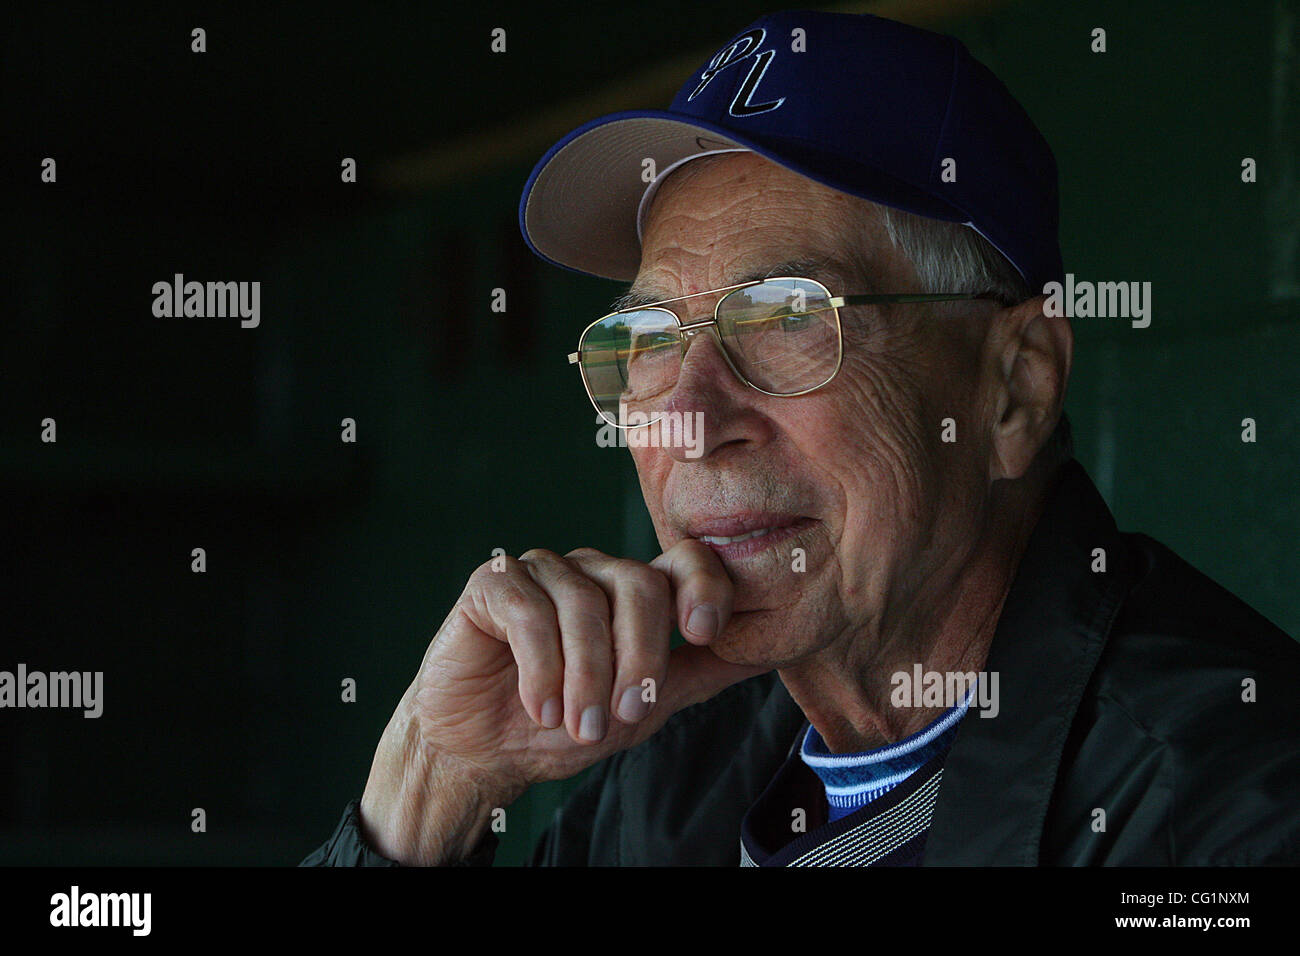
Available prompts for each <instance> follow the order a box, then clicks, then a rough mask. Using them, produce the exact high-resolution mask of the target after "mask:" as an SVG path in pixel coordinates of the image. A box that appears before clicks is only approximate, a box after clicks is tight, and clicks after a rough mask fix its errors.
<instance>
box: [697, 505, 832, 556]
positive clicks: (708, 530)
mask: <svg viewBox="0 0 1300 956" xmlns="http://www.w3.org/2000/svg"><path fill="white" fill-rule="evenodd" d="M811 524H812V519H811V518H805V517H803V516H801V515H794V514H776V513H771V512H767V513H750V514H738V515H727V516H724V517H718V518H709V519H705V520H700V521H693V522H691V523H690V524H689V526H688V533H689V534H690V536H691V537H693V538H698V539H699V540H700V541H703V542H704V543H705V544H707V545H708V546H709V547H710V548H712V549H713V550H714V551H716V552H717V553H718V554H719V555H720V556H722V557H724V558H731V559H733V560H735V559H739V558H746V557H749V556H750V555H752V554H757V553H758V552H760V551H763V550H765V549H767V548H770V547H772V546H773V545H774V544H778V543H780V542H782V541H784V540H785V539H787V538H790V537H793V536H794V535H795V534H798V533H799V532H800V531H802V530H803V529H804V528H806V527H808V526H809V525H811Z"/></svg>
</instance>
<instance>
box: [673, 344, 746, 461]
mask: <svg viewBox="0 0 1300 956" xmlns="http://www.w3.org/2000/svg"><path fill="white" fill-rule="evenodd" d="M688 335H689V337H688V338H687V340H686V354H685V355H684V356H682V366H681V370H680V371H679V372H678V374H677V383H676V385H674V386H673V390H672V394H671V395H670V396H669V399H668V402H667V404H666V406H665V408H664V410H665V411H666V412H668V413H669V414H672V413H674V412H676V413H678V414H679V415H680V416H681V420H685V416H687V415H692V416H698V417H695V418H693V419H692V421H694V422H697V423H698V424H699V426H700V427H699V428H698V429H697V431H698V432H699V437H697V438H696V442H698V445H697V447H696V448H694V449H691V448H685V447H679V446H678V445H677V443H673V442H669V443H665V445H664V447H665V449H666V450H667V452H668V453H669V454H670V455H671V456H672V457H673V458H674V459H677V460H679V461H700V460H703V459H705V458H707V457H708V456H709V455H710V454H711V453H712V452H713V451H714V450H715V449H717V448H719V447H721V446H723V445H728V444H731V443H734V442H737V441H745V440H754V439H756V438H757V437H758V434H759V429H758V427H757V425H756V424H755V421H754V419H755V417H756V414H755V412H754V409H753V408H752V407H751V403H752V398H751V396H752V397H753V398H757V397H758V394H759V393H758V392H755V391H754V390H753V389H751V388H750V387H749V386H747V385H746V384H745V383H744V382H742V381H741V380H740V379H739V378H738V377H737V376H736V373H735V372H734V371H732V368H731V365H730V364H729V363H728V362H727V359H726V356H725V355H724V353H723V351H722V343H721V342H720V341H719V339H718V333H717V329H716V327H713V326H708V327H704V328H700V329H695V330H691V332H689V333H688Z"/></svg>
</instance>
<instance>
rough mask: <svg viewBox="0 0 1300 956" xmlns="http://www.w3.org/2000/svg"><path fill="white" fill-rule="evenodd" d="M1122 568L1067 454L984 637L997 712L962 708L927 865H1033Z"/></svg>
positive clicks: (1096, 500)
mask: <svg viewBox="0 0 1300 956" xmlns="http://www.w3.org/2000/svg"><path fill="white" fill-rule="evenodd" d="M1095 548H1104V549H1105V553H1106V571H1105V572H1094V571H1093V570H1092V566H1093V563H1094V557H1093V555H1094V549H1095ZM1128 577H1129V575H1128V566H1127V560H1126V556H1125V547H1124V543H1123V540H1122V539H1121V538H1120V536H1119V532H1118V530H1117V529H1116V527H1115V519H1114V518H1113V517H1112V515H1111V513H1110V509H1109V508H1107V507H1106V503H1105V501H1103V500H1102V497H1101V495H1100V493H1099V492H1098V491H1097V488H1096V486H1094V485H1093V483H1092V480H1091V479H1090V478H1089V477H1088V474H1087V472H1085V471H1084V470H1083V466H1081V465H1080V464H1079V463H1078V462H1077V461H1074V460H1071V461H1069V462H1067V463H1066V464H1065V465H1064V466H1062V469H1061V472H1060V474H1059V476H1058V479H1057V482H1056V485H1055V487H1054V488H1053V490H1052V491H1051V492H1050V493H1049V497H1048V500H1047V501H1046V502H1045V504H1044V507H1043V513H1042V516H1041V517H1040V518H1039V520H1038V524H1037V525H1036V526H1035V527H1034V531H1033V533H1032V534H1031V535H1030V539H1029V543H1028V545H1027V547H1026V548H1025V553H1024V554H1023V555H1022V556H1021V559H1020V564H1019V568H1018V570H1017V572H1016V577H1015V579H1014V581H1013V583H1012V586H1011V590H1010V592H1009V593H1008V594H1007V599H1006V601H1005V602H1004V604H1003V610H1002V616H1001V618H1000V619H999V620H998V626H997V630H996V631H995V632H994V637H993V642H992V645H991V646H990V649H989V656H988V661H987V663H986V664H985V670H988V671H996V672H997V673H998V679H999V696H1000V700H999V705H1000V706H999V711H998V714H997V716H996V717H983V716H981V715H980V713H979V712H978V711H976V710H972V711H971V712H970V713H969V714H967V715H966V718H965V719H964V720H963V721H962V726H961V729H960V730H959V731H958V732H957V738H956V740H955V741H954V742H953V746H952V750H951V751H950V752H949V754H948V759H947V760H946V761H945V763H944V775H943V787H942V789H941V790H940V793H939V798H938V802H937V804H936V806H935V810H934V818H933V822H932V827H931V831H930V835H929V839H928V841H927V845H926V854H925V863H926V865H931V866H933V865H994V866H1036V865H1038V857H1039V844H1040V842H1041V840H1042V835H1043V824H1044V820H1045V819H1046V816H1047V808H1048V804H1049V802H1050V801H1051V798H1052V791H1053V786H1054V784H1055V782H1056V777H1057V770H1058V768H1059V766H1060V762H1061V753H1062V750H1063V748H1064V746H1065V740H1066V737H1067V735H1068V734H1069V731H1070V726H1071V724H1072V723H1073V721H1074V717H1075V713H1076V712H1077V711H1078V708H1079V703H1080V701H1081V699H1082V698H1083V694H1084V689H1085V688H1086V687H1087V684H1088V681H1089V679H1090V678H1091V676H1092V672H1093V670H1094V668H1095V667H1096V665H1097V660H1098V658H1099V657H1100V656H1101V651H1102V647H1103V646H1104V644H1105V642H1106V637H1107V635H1108V634H1109V632H1110V629H1111V626H1112V624H1113V623H1114V620H1115V616H1116V614H1117V613H1118V611H1119V607H1120V604H1121V603H1122V601H1123V599H1124V596H1125V594H1126V593H1127V581H1128Z"/></svg>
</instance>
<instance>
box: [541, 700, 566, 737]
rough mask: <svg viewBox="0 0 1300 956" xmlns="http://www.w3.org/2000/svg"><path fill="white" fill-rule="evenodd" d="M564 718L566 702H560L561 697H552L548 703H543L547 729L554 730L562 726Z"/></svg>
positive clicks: (543, 719)
mask: <svg viewBox="0 0 1300 956" xmlns="http://www.w3.org/2000/svg"><path fill="white" fill-rule="evenodd" d="M562 720H564V704H562V703H561V702H560V698H558V697H552V698H551V699H550V700H548V701H547V702H546V703H544V704H542V726H543V727H545V728H546V729H547V730H554V729H555V728H556V727H558V726H560V722H561V721H562Z"/></svg>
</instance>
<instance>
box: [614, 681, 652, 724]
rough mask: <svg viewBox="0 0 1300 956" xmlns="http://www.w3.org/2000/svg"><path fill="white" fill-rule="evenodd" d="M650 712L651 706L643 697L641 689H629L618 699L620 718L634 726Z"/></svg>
mask: <svg viewBox="0 0 1300 956" xmlns="http://www.w3.org/2000/svg"><path fill="white" fill-rule="evenodd" d="M649 711H650V704H649V703H648V702H647V701H646V700H645V699H644V698H643V697H642V696H641V688H640V687H629V688H628V689H627V690H625V691H623V696H622V697H620V698H619V699H618V718H619V720H622V721H624V722H625V723H629V724H634V723H636V722H637V721H638V720H640V719H641V718H642V717H644V716H645V715H646V714H647V713H648V712H649Z"/></svg>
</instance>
